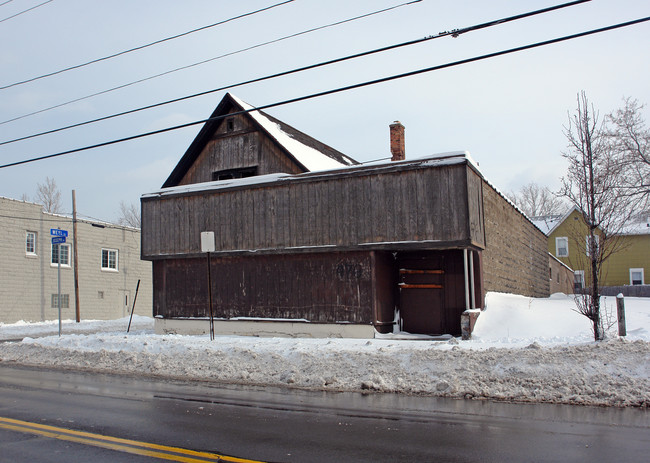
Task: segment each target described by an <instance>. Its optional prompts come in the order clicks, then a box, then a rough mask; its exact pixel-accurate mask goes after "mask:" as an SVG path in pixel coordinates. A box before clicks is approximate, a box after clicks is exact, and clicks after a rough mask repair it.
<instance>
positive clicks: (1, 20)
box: [0, 0, 54, 23]
mask: <svg viewBox="0 0 650 463" xmlns="http://www.w3.org/2000/svg"><path fill="white" fill-rule="evenodd" d="M10 1H11V0H9V2H10ZM53 1H54V0H47V1H46V2H43V3H39V4H38V5H36V6H33V7H31V8H27V9H26V10H23V11H21V12H20V13H16V14H14V15H11V16H9V17H6V18H4V19H0V23H3V22H5V21H8V20H10V19H11V18H15V17H16V16H20V15H21V14H25V13H27V12H28V11H32V10H35V9H36V8H40V7H42V6H43V5H47V4H48V3H51V2H53ZM9 2H4V3H3V4H2V5H6V4H7V3H9ZM2 5H0V6H2Z"/></svg>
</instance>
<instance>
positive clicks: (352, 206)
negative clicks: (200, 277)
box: [142, 163, 484, 259]
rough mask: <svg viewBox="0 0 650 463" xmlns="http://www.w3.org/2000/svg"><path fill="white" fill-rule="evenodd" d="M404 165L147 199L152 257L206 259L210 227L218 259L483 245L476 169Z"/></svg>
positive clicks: (147, 251) (146, 253)
mask: <svg viewBox="0 0 650 463" xmlns="http://www.w3.org/2000/svg"><path fill="white" fill-rule="evenodd" d="M401 167H402V168H400V166H388V167H383V168H381V169H380V168H374V169H373V168H366V169H360V170H352V171H334V172H333V173H323V174H302V175H298V176H294V177H291V178H290V179H281V180H278V181H275V182H270V183H261V184H245V185H243V186H241V187H237V186H232V187H226V188H223V189H217V190H199V191H196V192H192V193H187V194H184V193H180V194H169V195H164V196H156V195H148V196H147V197H143V198H142V218H143V247H142V252H143V258H145V259H156V258H166V257H174V256H176V257H180V256H193V255H194V256H196V255H199V254H200V251H201V249H200V233H201V232H202V231H214V232H215V236H216V240H217V243H216V247H217V253H218V254H236V253H242V252H247V251H248V252H250V251H254V252H256V253H289V252H307V251H309V250H311V252H313V250H315V249H318V250H323V249H324V248H326V247H330V248H332V249H333V250H334V249H335V250H342V249H347V250H353V249H359V248H365V249H381V248H382V247H384V248H386V249H393V250H395V249H399V248H420V249H422V248H427V249H430V248H442V249H444V248H459V247H467V246H475V247H477V248H482V247H483V245H484V233H483V227H482V225H483V224H482V220H481V214H482V204H481V198H480V194H481V188H480V183H481V179H480V177H478V175H477V174H475V173H474V172H473V171H471V169H470V168H469V166H468V165H467V164H460V163H459V164H456V165H445V166H435V167H428V166H421V165H419V164H417V163H415V164H413V165H412V166H401ZM468 186H471V188H469V187H468ZM470 192H471V193H470ZM470 194H472V195H473V197H472V198H469V195H470ZM470 202H471V204H472V206H471V207H470V205H469V204H468V203H470ZM471 214H474V215H477V217H472V218H470V217H469V216H470V215H471Z"/></svg>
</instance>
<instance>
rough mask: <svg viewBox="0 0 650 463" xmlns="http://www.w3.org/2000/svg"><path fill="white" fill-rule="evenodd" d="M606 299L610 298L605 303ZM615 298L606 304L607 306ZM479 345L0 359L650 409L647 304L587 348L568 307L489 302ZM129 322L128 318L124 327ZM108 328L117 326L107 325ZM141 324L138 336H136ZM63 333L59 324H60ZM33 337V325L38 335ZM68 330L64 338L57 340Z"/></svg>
mask: <svg viewBox="0 0 650 463" xmlns="http://www.w3.org/2000/svg"><path fill="white" fill-rule="evenodd" d="M611 301H613V298H611ZM611 301H610V300H608V301H607V302H606V304H607V303H611ZM487 303H488V308H487V310H486V311H485V312H484V313H482V314H481V316H480V317H479V319H478V323H477V326H476V331H475V333H476V338H475V339H473V340H471V341H460V340H457V339H455V338H452V339H450V340H449V341H443V342H439V341H438V342H433V341H402V340H396V339H372V340H352V339H287V338H254V337H236V336H218V337H217V338H216V339H215V340H214V341H210V339H209V337H207V336H178V335H155V334H153V333H152V330H151V328H150V327H147V326H146V325H147V323H151V319H146V318H144V317H141V318H139V319H138V323H139V324H140V325H141V327H140V328H138V329H137V330H136V331H132V332H131V333H129V334H126V332H125V327H126V325H125V324H124V320H122V321H117V322H110V323H109V322H93V323H99V324H102V323H104V324H105V325H106V326H109V327H116V326H122V325H123V326H124V328H123V330H122V332H117V331H112V332H106V330H102V332H97V333H94V334H65V335H64V336H62V337H61V338H59V337H58V336H48V337H42V338H34V336H35V335H33V334H32V335H29V333H31V332H32V331H31V330H32V328H31V327H30V325H24V324H23V325H15V326H14V325H4V326H0V333H1V334H2V335H3V336H4V335H5V334H4V333H5V330H7V329H9V330H11V329H13V330H15V332H14V334H16V333H17V332H18V331H19V330H22V333H23V334H27V335H28V336H29V337H26V338H25V339H23V340H22V341H21V342H5V343H0V360H1V361H4V362H15V363H21V364H26V365H36V366H47V367H57V368H74V369H84V370H88V371H104V372H116V373H124V374H146V375H155V376H163V377H172V378H182V379H191V380H205V381H215V382H227V383H241V384H254V385H273V386H289V387H299V388H306V389H319V390H331V391H364V390H365V391H378V392H398V393H411V394H428V395H434V396H442V397H455V398H485V399H495V400H509V401H521V402H552V403H567V404H590V405H613V406H639V407H648V406H649V405H650V343H649V342H648V341H650V339H649V337H650V336H649V331H648V328H649V327H650V299H645V300H644V299H633V298H628V299H626V308H627V321H628V337H627V338H626V339H623V338H620V339H619V338H616V337H613V336H612V337H611V338H610V339H608V340H607V341H604V342H601V343H595V342H593V341H591V331H590V326H589V322H588V321H587V320H586V318H584V317H582V316H579V315H577V314H575V312H573V311H572V310H571V309H572V303H573V302H572V299H571V298H568V297H566V296H554V297H551V298H549V299H532V300H531V299H528V298H523V297H519V296H511V295H503V294H490V295H488V300H487ZM127 321H128V320H127ZM111 323H112V324H111ZM142 326H144V328H143V327H142ZM57 329H58V326H57ZM36 331H37V327H34V333H35V332H36ZM64 331H65V330H64Z"/></svg>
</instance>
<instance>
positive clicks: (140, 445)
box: [0, 417, 262, 463]
mask: <svg viewBox="0 0 650 463" xmlns="http://www.w3.org/2000/svg"><path fill="white" fill-rule="evenodd" d="M0 428H4V429H9V430H12V431H18V432H25V433H29V434H36V435H40V436H44V437H49V438H53V439H59V440H65V441H69V442H76V443H80V444H86V445H91V446H94V447H101V448H105V449H110V450H115V451H118V452H126V453H131V454H136V455H144V456H149V457H155V458H160V459H165V460H171V461H179V462H184V463H206V462H214V461H226V462H233V463H262V462H260V461H258V460H247V459H244V458H236V457H230V456H226V455H219V454H216V453H208V452H197V451H195V450H188V449H183V448H180V447H169V446H166V445H159V444H152V443H149V442H140V441H135V440H131V439H122V438H120V437H112V436H104V435H101V434H93V433H90V432H84V431H75V430H72V429H66V428H59V427H57V426H50V425H46V424H40V423H31V422H29V421H21V420H14V419H12V418H4V417H0ZM174 453H176V454H178V455H173V454H174ZM192 457H198V458H192Z"/></svg>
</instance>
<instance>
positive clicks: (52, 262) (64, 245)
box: [50, 243, 72, 268]
mask: <svg viewBox="0 0 650 463" xmlns="http://www.w3.org/2000/svg"><path fill="white" fill-rule="evenodd" d="M56 246H60V247H61V248H67V249H68V250H67V253H68V262H67V263H63V262H61V268H70V259H71V257H72V256H71V254H72V250H71V248H70V244H67V243H66V244H53V245H52V250H51V251H50V267H58V266H59V263H58V261H57V262H54V248H55V247H56ZM61 248H59V251H58V252H59V253H61ZM57 254H58V253H57ZM58 257H59V256H58V255H57V259H58Z"/></svg>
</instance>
